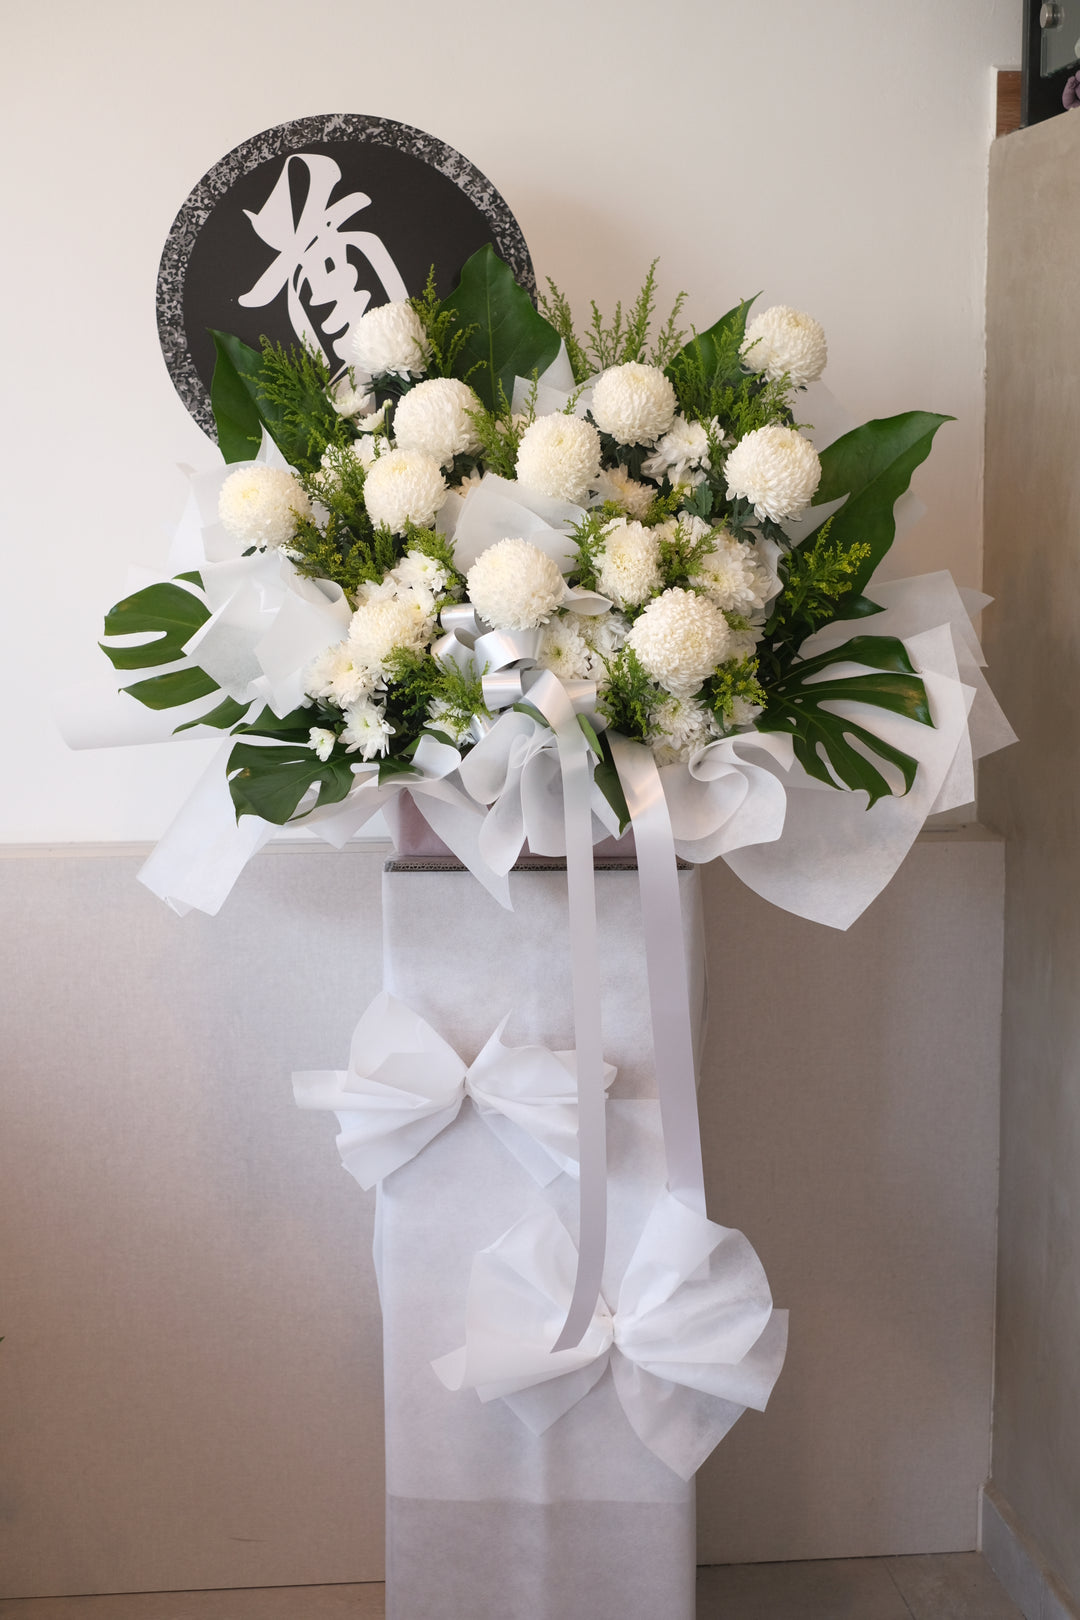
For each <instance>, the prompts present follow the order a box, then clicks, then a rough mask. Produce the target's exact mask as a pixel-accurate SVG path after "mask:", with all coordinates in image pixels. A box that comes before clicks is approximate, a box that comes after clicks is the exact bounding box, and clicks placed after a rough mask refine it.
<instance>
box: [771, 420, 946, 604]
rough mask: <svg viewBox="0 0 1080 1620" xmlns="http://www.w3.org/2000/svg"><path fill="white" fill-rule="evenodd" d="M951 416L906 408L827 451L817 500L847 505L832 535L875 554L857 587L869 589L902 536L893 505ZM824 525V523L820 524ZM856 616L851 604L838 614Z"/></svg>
mask: <svg viewBox="0 0 1080 1620" xmlns="http://www.w3.org/2000/svg"><path fill="white" fill-rule="evenodd" d="M952 420H953V418H952V417H951V416H937V415H935V414H934V413H933V412H932V411H904V412H903V413H902V414H901V415H900V416H887V417H882V418H881V419H879V420H877V421H874V422H865V423H864V424H863V426H862V427H857V428H854V429H853V430H852V431H851V432H850V433H845V434H844V436H843V438H841V439H837V440H836V441H835V443H833V444H830V445H829V446H828V447H827V449H825V450H823V451H822V453H821V482H820V484H819V485H818V488H817V494H816V495H815V496H814V505H815V506H823V505H824V504H825V502H826V501H835V500H839V499H840V497H841V496H844V495H846V496H847V500H846V501H845V502H844V504H843V506H841V507H840V509H839V510H838V511H837V512H835V513H834V514H833V518H832V528H831V529H830V531H829V538H830V540H831V541H832V542H834V543H835V542H837V541H839V542H840V544H841V545H842V546H843V547H844V549H845V550H847V549H848V547H850V546H853V545H856V544H865V545H868V546H869V547H870V552H869V555H868V556H867V557H866V559H865V561H864V562H862V563H861V564H860V565H859V567H858V569H857V570H856V572H855V573H854V575H853V576H852V579H853V584H852V590H853V591H854V592H855V593H856V597H855V600H857V596H858V593H861V592H862V591H864V590H865V589H866V586H867V585H868V584H869V582H870V577H871V575H872V574H873V572H874V570H875V569H876V568H877V566H878V564H879V563H880V562H881V559H882V558H883V557H884V556H885V554H886V552H887V551H888V549H889V547H890V546H891V545H892V543H893V540H894V539H895V538H896V519H895V517H894V515H893V508H894V506H895V505H896V502H897V501H898V500H899V499H900V496H901V495H902V494H903V493H904V491H905V490H906V489H907V488H908V486H909V484H910V483H911V476H912V474H913V473H914V471H915V469H916V467H918V466H920V465H921V463H922V462H924V461H925V460H926V458H927V456H928V455H929V454H930V447H931V445H932V444H933V442H934V435H935V433H936V432H937V430H938V428H939V427H940V426H941V424H942V423H943V422H951V421H952ZM820 527H821V525H819V529H820ZM817 533H818V529H814V530H813V532H812V533H811V534H808V535H806V536H805V537H804V539H803V540H802V542H801V544H802V545H803V546H809V545H813V542H814V536H815V535H816V534H817ZM836 616H837V617H838V618H843V617H849V616H851V600H849V605H848V609H847V610H846V611H841V612H839V613H838V614H837V615H836Z"/></svg>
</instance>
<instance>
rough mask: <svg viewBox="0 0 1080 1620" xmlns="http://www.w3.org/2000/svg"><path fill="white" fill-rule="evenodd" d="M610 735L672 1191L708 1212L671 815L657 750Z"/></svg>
mask: <svg viewBox="0 0 1080 1620" xmlns="http://www.w3.org/2000/svg"><path fill="white" fill-rule="evenodd" d="M608 736H609V738H610V741H611V752H612V757H613V758H614V761H615V768H616V770H617V771H618V773H619V781H620V782H621V783H622V789H623V793H624V794H625V795H626V804H627V808H628V810H629V811H630V821H631V824H632V825H633V829H634V843H635V845H636V847H637V863H638V884H639V887H640V891H641V911H642V920H643V923H644V930H645V966H646V971H647V975H648V983H649V1010H650V1014H651V1018H652V1031H653V1050H654V1052H655V1054H656V1086H657V1091H658V1093H659V1097H660V1121H661V1125H662V1127H663V1133H664V1153H665V1156H666V1160H667V1180H668V1190H669V1191H670V1192H671V1193H672V1194H673V1196H674V1197H675V1198H677V1199H679V1201H680V1202H681V1203H683V1204H686V1205H687V1207H688V1208H690V1209H692V1210H694V1211H695V1212H696V1213H697V1214H699V1215H704V1214H705V1213H706V1210H705V1175H704V1171H703V1168H702V1163H701V1132H700V1128H699V1124H698V1108H697V1087H696V1085H695V1080H694V1037H693V1029H692V1027H691V1023H690V986H689V983H688V980H687V974H686V951H685V949H684V946H683V937H682V906H681V903H680V899H679V871H678V866H677V864H676V861H675V841H674V838H673V836H672V832H671V818H670V816H669V815H668V808H667V801H666V799H665V798H664V788H663V784H662V782H661V780H660V772H659V771H658V770H657V768H656V761H655V759H654V758H653V754H652V750H651V749H648V748H645V747H643V746H642V744H641V743H637V742H631V741H630V739H629V738H628V737H620V736H619V735H618V733H616V732H609V733H608Z"/></svg>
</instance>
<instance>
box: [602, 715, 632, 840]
mask: <svg viewBox="0 0 1080 1620" xmlns="http://www.w3.org/2000/svg"><path fill="white" fill-rule="evenodd" d="M600 755H601V757H600V759H599V760H598V761H597V764H596V769H595V771H594V772H593V780H594V782H595V783H596V785H597V787H598V788H599V789H600V791H601V793H602V794H603V795H604V798H605V799H606V800H607V802H608V804H610V806H611V808H612V809H613V810H614V812H615V814H616V815H617V816H618V818H619V833H620V836H621V835H622V834H623V833H624V832H625V831H626V829H627V827H629V825H630V806H629V805H628V804H627V802H626V794H625V793H624V792H623V785H622V782H621V781H620V780H619V773H618V771H617V770H616V768H615V760H614V758H613V757H612V753H611V744H610V742H609V741H608V735H607V732H606V731H605V732H604V733H603V735H602V736H601V738H600Z"/></svg>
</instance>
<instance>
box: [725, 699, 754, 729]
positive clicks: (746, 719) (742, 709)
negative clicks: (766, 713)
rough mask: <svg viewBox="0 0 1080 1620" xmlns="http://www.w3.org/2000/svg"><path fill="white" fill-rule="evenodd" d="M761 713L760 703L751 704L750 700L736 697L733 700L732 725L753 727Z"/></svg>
mask: <svg viewBox="0 0 1080 1620" xmlns="http://www.w3.org/2000/svg"><path fill="white" fill-rule="evenodd" d="M760 713H761V704H760V703H751V702H750V699H749V698H744V697H734V698H732V700H731V714H730V723H731V724H732V725H733V726H752V725H753V723H754V721H755V720H756V719H757V717H758V715H759V714H760Z"/></svg>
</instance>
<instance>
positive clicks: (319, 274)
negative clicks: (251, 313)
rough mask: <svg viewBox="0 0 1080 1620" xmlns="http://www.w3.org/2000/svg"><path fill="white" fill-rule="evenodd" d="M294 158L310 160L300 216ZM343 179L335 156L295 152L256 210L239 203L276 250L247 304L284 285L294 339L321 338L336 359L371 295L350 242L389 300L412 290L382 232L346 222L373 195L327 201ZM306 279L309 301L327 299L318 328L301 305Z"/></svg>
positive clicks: (259, 302) (257, 305) (268, 299)
mask: <svg viewBox="0 0 1080 1620" xmlns="http://www.w3.org/2000/svg"><path fill="white" fill-rule="evenodd" d="M292 163H301V164H305V165H306V167H307V196H306V199H305V201H304V206H303V208H302V210H301V213H300V218H299V219H296V218H295V214H294V209H293V200H292V187H291V184H290V175H289V165H290V164H292ZM340 179H341V170H340V169H339V168H338V166H337V164H336V163H335V162H334V160H333V158H328V157H324V156H322V155H321V154H319V153H315V152H300V153H292V154H290V156H289V157H287V158H286V159H285V166H284V168H283V169H282V171H281V174H280V175H279V176H278V180H277V183H276V185H275V186H274V189H273V191H271V193H270V195H269V197H267V199H266V201H265V202H264V203H263V205H262V207H261V208H260V209H259V211H258V213H252V211H251V209H250V208H245V209H244V212H245V214H246V215H247V217H248V219H250V221H251V223H252V225H253V226H254V228H255V231H256V232H257V234H258V235H259V236H260V237H261V238H262V240H263V241H264V242H265V243H266V244H267V245H268V246H269V247H272V248H275V249H276V250H277V258H276V259H275V260H274V262H273V264H271V265H270V266H269V268H268V269H267V270H265V271H264V272H263V274H262V275H261V276H260V277H259V279H258V281H257V282H256V283H255V285H254V287H252V288H251V290H250V291H249V292H246V293H244V294H243V296H242V297H241V298H240V300H239V301H240V303H241V304H243V305H244V307H245V308H246V309H261V308H262V307H263V306H264V305H265V304H270V303H272V302H273V300H274V299H275V298H276V297H277V296H278V294H279V293H280V292H281V290H282V288H283V287H288V290H289V294H288V306H289V319H290V321H291V322H292V328H293V331H294V332H295V333H296V335H297V337H298V338H299V340H300V341H301V342H302V343H307V344H309V345H310V346H312V347H314V348H315V349H320V348H322V347H323V339H324V338H325V340H326V342H327V343H328V344H329V345H330V347H331V348H332V349H333V352H334V354H336V355H337V357H338V359H340V360H343V361H346V362H347V361H348V360H349V358H350V356H349V353H348V348H347V339H348V335H349V332H350V331H351V330H352V328H353V327H354V326H355V325H356V323H357V321H358V320H359V319H360V317H361V315H362V314H363V313H364V311H365V310H366V309H367V307H368V305H369V303H370V302H371V297H372V291H371V289H370V288H368V287H361V286H360V285H359V282H360V270H359V267H358V266H357V265H356V264H355V263H353V262H352V260H350V258H349V249H350V248H354V249H355V250H356V251H357V252H358V253H359V254H361V255H362V256H363V258H364V259H366V260H367V263H368V264H369V265H370V267H371V269H372V270H373V271H374V273H375V277H376V278H377V279H378V281H379V283H380V284H381V286H382V289H383V292H384V293H385V295H386V297H387V298H388V299H389V300H390V301H391V302H397V301H403V300H404V299H406V298H408V296H409V294H408V290H407V288H406V286H405V283H404V281H403V280H402V279H401V276H400V274H399V272H398V268H397V266H396V265H395V263H394V261H393V259H392V258H391V257H390V254H389V253H388V252H387V250H386V248H385V247H384V245H383V243H382V240H381V238H379V237H378V236H376V235H375V234H374V232H373V231H347V230H346V229H345V226H346V225H347V224H348V222H349V220H350V219H352V217H353V215H354V214H357V213H359V211H360V209H361V208H367V207H368V206H369V204H370V202H371V198H370V197H368V196H365V194H364V193H363V192H362V191H354V192H351V193H350V194H349V196H347V197H339V198H338V200H337V201H336V202H334V203H331V201H330V197H331V194H332V193H333V190H334V187H335V186H336V185H337V184H338V182H339V181H340ZM304 287H306V288H307V289H308V294H309V302H310V303H311V304H312V305H313V306H315V307H319V306H322V305H325V304H329V305H330V306H331V307H330V310H329V313H328V314H327V315H326V316H325V318H324V319H323V321H322V335H320V333H319V332H318V331H317V330H316V328H315V326H314V324H313V323H312V321H311V319H310V318H309V316H308V313H307V310H306V309H305V307H304V303H303V301H302V299H301V290H302V289H303V288H304Z"/></svg>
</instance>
